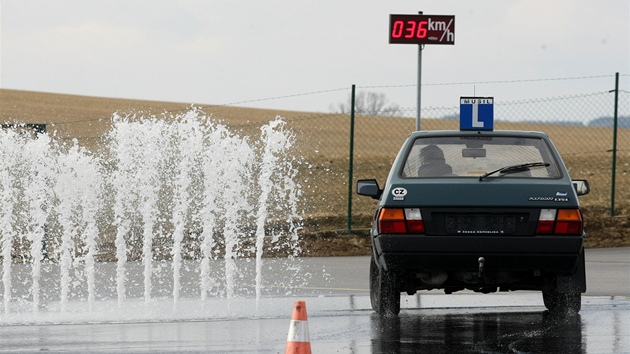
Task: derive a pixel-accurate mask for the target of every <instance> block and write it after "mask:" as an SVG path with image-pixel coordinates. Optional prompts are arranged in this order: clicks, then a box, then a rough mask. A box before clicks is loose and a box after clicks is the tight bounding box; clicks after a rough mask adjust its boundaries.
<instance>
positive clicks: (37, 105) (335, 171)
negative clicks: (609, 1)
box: [0, 89, 630, 250]
mask: <svg viewBox="0 0 630 354" xmlns="http://www.w3.org/2000/svg"><path fill="white" fill-rule="evenodd" d="M196 107H199V108H201V109H202V110H203V111H204V112H206V113H207V114H209V115H212V117H214V118H215V119H216V120H218V121H221V122H222V123H223V124H225V125H226V126H228V127H230V128H231V129H233V131H234V132H238V133H239V134H244V135H250V134H251V135H256V134H258V133H259V127H260V126H261V125H262V124H264V123H267V122H269V121H270V120H272V119H274V118H275V117H276V116H282V117H284V118H285V120H286V121H287V126H288V128H290V129H292V130H293V131H294V132H295V136H296V146H295V150H294V152H295V154H297V155H299V156H300V158H301V159H302V160H303V161H304V163H303V164H301V165H300V167H299V168H300V172H299V174H298V180H299V181H300V183H301V184H302V189H303V193H304V196H303V199H304V203H303V206H302V208H303V214H304V218H305V220H304V223H305V233H307V234H316V235H320V236H322V237H323V236H326V237H329V236H330V235H331V234H332V235H336V234H342V233H343V232H338V231H339V230H345V229H347V224H346V223H347V221H346V220H347V219H346V213H347V208H348V201H347V197H348V183H349V182H348V160H349V158H348V145H349V140H348V136H349V134H350V128H349V124H348V122H349V118H348V117H347V115H334V114H317V113H306V112H291V111H276V110H263V109H253V108H239V107H225V106H211V105H198V106H196ZM189 108H190V104H185V103H174V102H151V101H136V100H122V99H109V98H94V97H83V96H72V95H61V94H48V93H36V92H26V91H15V90H4V89H2V90H0V121H1V122H2V123H14V122H23V123H45V124H47V125H48V132H49V133H50V134H54V135H56V137H57V138H58V139H62V140H70V139H77V140H78V142H79V144H80V145H82V146H84V147H86V148H88V149H90V150H92V151H98V150H99V149H103V148H104V147H103V145H102V142H103V139H102V137H103V135H104V134H105V133H106V132H107V131H108V129H109V128H110V127H111V116H112V114H113V113H115V112H119V113H120V114H123V115H125V114H137V115H140V116H150V115H156V116H159V117H164V119H170V118H172V117H174V116H177V115H178V114H181V113H182V112H185V111H187V110H188V109H189ZM422 124H423V129H427V130H435V129H457V121H454V120H444V119H423V123H422ZM414 126H415V122H414V121H413V120H411V119H403V118H391V117H378V116H360V117H358V118H357V124H356V128H355V142H354V144H355V146H354V148H355V156H354V180H356V179H358V178H373V177H374V178H377V179H378V180H379V181H380V182H381V183H382V182H384V180H385V177H386V176H387V173H388V171H389V167H390V164H391V162H392V160H393V158H394V156H395V155H396V153H397V152H398V149H399V147H400V144H401V142H402V141H403V140H404V139H405V138H406V136H407V135H408V134H409V132H410V131H412V130H413V128H414ZM496 129H515V130H536V131H544V132H546V133H547V134H548V135H549V136H550V137H551V139H552V140H553V141H554V143H555V144H556V146H557V148H558V149H559V151H560V152H561V154H562V156H563V158H564V160H565V163H566V164H567V167H568V169H569V172H570V174H571V176H572V177H573V178H580V179H588V180H589V182H590V184H591V193H590V194H589V195H587V196H584V197H582V199H581V202H582V205H583V207H584V216H585V220H586V229H587V232H588V234H589V237H588V239H587V240H588V241H587V245H588V246H590V247H604V246H624V245H625V246H630V222H629V221H628V218H627V217H626V216H627V215H628V213H630V202H629V200H630V148H629V145H630V129H620V130H619V136H618V141H619V142H622V143H623V144H625V145H623V146H620V147H619V149H618V151H619V153H618V154H617V159H618V162H617V174H616V191H617V194H616V197H615V198H616V209H615V215H616V217H615V218H611V217H610V211H609V210H608V209H607V208H609V207H610V199H611V187H610V186H611V152H610V149H611V141H612V130H611V129H608V128H590V127H575V126H552V125H536V124H520V123H502V122H497V124H496ZM353 183H354V182H353ZM352 203H353V208H352V210H353V213H352V215H353V222H352V228H353V229H356V230H365V229H366V228H368V227H369V223H370V216H371V214H372V212H373V207H374V204H375V202H374V201H373V200H371V199H369V198H359V197H356V195H354V194H353V199H352ZM357 235H358V236H356V237H358V238H359V239H361V238H363V237H364V235H365V233H361V232H359V233H358V234H357ZM352 237H354V236H348V238H349V239H351V238H352ZM352 242H355V243H357V244H356V245H355V246H356V247H359V248H360V249H362V250H363V249H364V248H365V243H364V242H363V240H362V239H361V240H358V241H357V240H356V239H355V240H354V241H352ZM314 247H315V246H314ZM340 247H341V246H340Z"/></svg>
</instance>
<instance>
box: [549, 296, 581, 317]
mask: <svg viewBox="0 0 630 354" xmlns="http://www.w3.org/2000/svg"><path fill="white" fill-rule="evenodd" d="M542 295H543V302H544V304H545V307H546V308H547V310H549V312H550V313H552V314H559V315H564V314H568V313H574V314H577V313H579V312H580V310H581V309H582V294H580V293H569V294H561V293H558V292H545V291H543V293H542Z"/></svg>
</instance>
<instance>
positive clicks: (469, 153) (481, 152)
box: [462, 149, 486, 158]
mask: <svg viewBox="0 0 630 354" xmlns="http://www.w3.org/2000/svg"><path fill="white" fill-rule="evenodd" d="M462 157H472V158H477V157H486V149H462Z"/></svg>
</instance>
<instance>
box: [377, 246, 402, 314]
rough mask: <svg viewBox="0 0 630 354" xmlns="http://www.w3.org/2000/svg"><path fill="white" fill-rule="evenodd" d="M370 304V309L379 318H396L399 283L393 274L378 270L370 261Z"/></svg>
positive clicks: (398, 304)
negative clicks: (379, 316)
mask: <svg viewBox="0 0 630 354" xmlns="http://www.w3.org/2000/svg"><path fill="white" fill-rule="evenodd" d="M370 302H371V304H372V309H373V310H374V311H375V312H376V313H378V314H379V315H381V316H388V317H389V316H398V313H399V312H400V282H399V280H398V276H397V274H396V273H394V272H388V271H385V270H384V269H379V267H378V265H377V264H376V262H375V261H374V258H371V261H370Z"/></svg>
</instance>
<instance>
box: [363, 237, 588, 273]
mask: <svg viewBox="0 0 630 354" xmlns="http://www.w3.org/2000/svg"><path fill="white" fill-rule="evenodd" d="M373 242H374V248H375V251H376V255H377V257H378V263H379V264H380V265H381V266H382V267H383V268H385V269H387V270H389V269H394V270H396V269H401V270H402V269H406V270H409V269H411V270H463V271H475V270H478V268H479V258H480V257H483V258H484V259H485V265H484V268H485V270H486V271H492V270H502V271H522V270H539V271H549V272H554V273H560V274H572V273H574V272H575V270H576V269H577V262H578V259H579V256H580V254H581V253H582V252H583V242H584V241H583V237H580V236H526V237H514V236H513V237H495V236H488V237H480V236H472V237H471V236H424V235H378V236H376V237H374V239H373Z"/></svg>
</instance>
